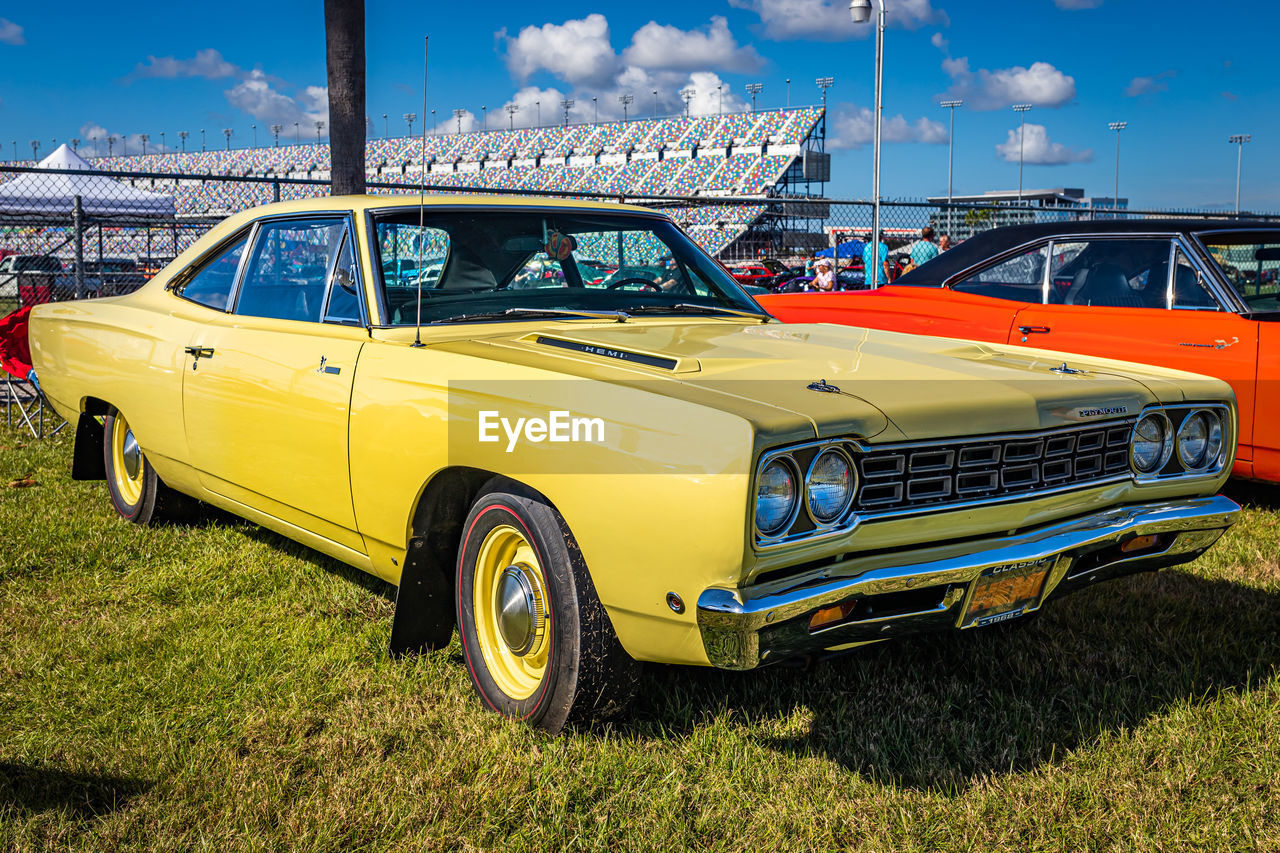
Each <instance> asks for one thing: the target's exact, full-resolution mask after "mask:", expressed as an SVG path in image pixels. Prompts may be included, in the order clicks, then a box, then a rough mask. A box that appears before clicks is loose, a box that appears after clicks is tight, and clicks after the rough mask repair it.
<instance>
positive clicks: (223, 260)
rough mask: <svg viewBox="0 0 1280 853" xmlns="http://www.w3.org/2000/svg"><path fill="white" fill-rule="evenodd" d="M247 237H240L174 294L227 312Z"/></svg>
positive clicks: (180, 286)
mask: <svg viewBox="0 0 1280 853" xmlns="http://www.w3.org/2000/svg"><path fill="white" fill-rule="evenodd" d="M248 240H249V238H248V236H247V235H246V236H244V237H241V238H240V239H239V240H237V241H236V242H235V243H234V244H232V245H231V246H230V247H229V248H227V249H226V250H224V251H223V252H221V253H220V254H219V255H218V256H217V257H216V258H214V259H213V260H211V261H209V262H208V263H206V264H205V265H204V267H203V268H202V269H201V270H200V271H199V272H198V273H196V274H195V275H194V276H192V277H191V278H189V279H187V281H186V283H184V284H181V285H179V286H178V287H176V288H175V289H174V293H176V294H178V295H179V296H181V297H183V298H184V299H190V300H191V301H192V302H198V303H200V304H201V305H205V306H207V307H209V308H216V309H218V310H219V311H225V310H227V301H228V300H229V299H230V298H231V288H232V287H234V286H235V283H236V270H237V269H238V268H239V267H240V256H241V255H243V254H244V247H245V243H247V242H248Z"/></svg>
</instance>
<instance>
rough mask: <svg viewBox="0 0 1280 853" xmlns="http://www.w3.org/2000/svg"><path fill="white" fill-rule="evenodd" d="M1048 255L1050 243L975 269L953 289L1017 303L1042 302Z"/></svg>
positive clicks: (954, 285)
mask: <svg viewBox="0 0 1280 853" xmlns="http://www.w3.org/2000/svg"><path fill="white" fill-rule="evenodd" d="M1048 254H1049V247H1048V246H1039V247H1037V248H1035V249H1032V250H1031V251H1029V252H1023V253H1022V254H1020V255H1015V256H1014V257H1012V258H1008V259H1006V260H1003V261H1001V262H1000V263H998V264H995V265H994V266H990V267H987V268H986V269H984V270H981V271H979V272H976V273H974V274H973V275H971V276H969V277H968V278H965V279H962V280H961V281H958V282H956V283H955V284H953V285H951V289H952V290H959V291H962V292H964V293H975V294H977V295H979V296H990V297H993V298H995V299H1008V300H1011V301H1014V302H1040V301H1042V299H1043V297H1044V264H1045V260H1046V259H1047V258H1048Z"/></svg>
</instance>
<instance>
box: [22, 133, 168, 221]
mask: <svg viewBox="0 0 1280 853" xmlns="http://www.w3.org/2000/svg"><path fill="white" fill-rule="evenodd" d="M36 168H37V169H47V170H50V171H47V172H39V171H37V172H27V173H26V174H24V175H21V176H20V177H17V178H14V179H13V180H12V181H6V182H5V183H3V184H0V212H4V213H16V214H30V215H41V214H69V213H71V212H72V209H73V208H74V207H75V199H76V197H77V196H79V197H80V204H81V208H82V209H83V211H84V213H85V214H86V215H88V216H121V215H125V216H155V217H161V216H163V217H172V216H173V215H174V212H175V206H174V201H173V196H170V195H164V194H162V193H153V192H147V191H146V190H140V189H137V188H135V187H131V186H129V185H128V184H123V183H120V182H119V181H116V180H112V179H111V178H108V177H107V176H106V175H92V174H88V175H86V174H68V173H67V172H63V171H54V170H69V171H82V172H91V171H92V170H93V166H91V165H89V163H88V161H86V160H85V159H84V158H83V157H81V156H80V155H79V154H77V153H76V152H74V151H72V150H71V149H70V148H69V147H67V145H66V144H63V145H60V146H58V149H57V150H56V151H54V152H53V153H52V154H50V155H49V156H48V157H46V158H44V159H43V160H41V161H40V163H39V164H37V167H36Z"/></svg>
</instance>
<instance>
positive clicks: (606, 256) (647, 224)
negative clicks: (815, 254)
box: [375, 208, 761, 326]
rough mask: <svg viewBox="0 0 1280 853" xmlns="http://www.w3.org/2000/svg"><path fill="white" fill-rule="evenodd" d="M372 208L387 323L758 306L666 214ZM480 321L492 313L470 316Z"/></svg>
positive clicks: (755, 308)
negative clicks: (376, 212) (422, 211)
mask: <svg viewBox="0 0 1280 853" xmlns="http://www.w3.org/2000/svg"><path fill="white" fill-rule="evenodd" d="M420 215H422V214H420V212H419V210H418V209H417V208H407V209H406V208H402V209H399V210H396V211H394V212H388V213H384V214H382V215H379V216H377V217H376V218H375V232H376V238H377V252H378V258H377V266H378V269H379V273H380V275H379V278H380V285H381V291H382V298H383V306H384V316H385V317H386V321H385V322H386V323H388V324H389V325H393V326H405V325H413V324H414V323H416V322H417V319H418V310H419V305H418V299H417V295H418V293H419V291H420V292H421V294H422V298H421V316H422V322H423V323H434V322H447V321H449V320H452V319H456V318H462V317H467V318H470V317H471V316H472V315H488V314H494V315H499V314H501V312H504V311H510V309H518V310H516V311H510V318H511V319H521V315H522V312H523V316H524V317H526V318H527V316H528V312H530V311H590V312H617V311H623V312H631V311H642V312H644V313H646V314H655V313H657V314H660V313H663V312H664V311H669V312H670V313H672V314H677V313H684V312H686V311H688V310H689V306H690V305H696V306H707V307H712V308H716V307H718V308H729V309H736V310H740V311H750V312H753V313H760V311H761V309H760V307H759V306H758V305H756V304H755V302H753V301H752V300H751V298H750V297H749V296H747V295H746V294H745V293H744V292H743V291H742V290H741V289H740V288H739V287H738V285H737V284H736V283H734V281H733V280H732V279H731V278H730V277H729V276H728V275H726V274H725V273H724V271H723V269H722V268H721V267H720V266H719V265H718V264H717V263H716V262H715V261H714V260H713V259H712V258H711V257H709V256H708V255H707V254H706V253H705V252H704V251H703V250H702V249H701V248H699V247H698V246H697V245H696V244H695V243H693V242H692V241H691V240H690V239H689V238H688V237H686V236H685V235H684V234H683V233H682V232H681V231H680V230H679V229H678V228H676V227H675V225H674V224H672V223H671V222H669V221H667V220H665V219H661V218H657V217H649V216H643V215H635V214H614V213H597V212H576V211H563V210H557V209H537V208H529V209H526V210H514V211H513V210H498V211H474V210H458V209H453V210H438V209H437V210H431V209H429V208H428V209H427V210H426V213H425V215H422V221H421V223H419V216H420ZM476 319H490V318H489V317H485V316H478V317H476Z"/></svg>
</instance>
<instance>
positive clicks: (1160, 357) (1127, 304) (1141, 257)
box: [1009, 238, 1258, 461]
mask: <svg viewBox="0 0 1280 853" xmlns="http://www.w3.org/2000/svg"><path fill="white" fill-rule="evenodd" d="M1009 341H1010V343H1016V344H1022V345H1024V346H1030V347H1037V348H1040V349H1049V350H1061V351H1063V352H1070V353H1080V354H1081V355H1094V356H1101V357H1103V358H1115V359H1121V360H1123V361H1136V362H1140V363H1143V364H1154V365H1159V366H1160V367H1171V368H1175V369H1177V370H1187V371H1190V372H1192V373H1203V374H1207V375H1209V376H1216V377H1218V378H1219V379H1224V380H1226V381H1227V382H1228V383H1230V385H1231V387H1232V388H1233V389H1234V390H1235V392H1236V398H1237V400H1238V401H1239V404H1240V444H1241V459H1242V460H1243V461H1248V460H1249V458H1250V456H1249V453H1250V448H1249V447H1248V445H1251V444H1252V441H1253V435H1252V432H1253V409H1254V400H1255V389H1256V387H1257V386H1256V380H1255V366H1256V363H1257V357H1258V340H1257V329H1256V324H1255V323H1253V322H1251V321H1249V320H1246V319H1244V318H1243V317H1241V316H1240V315H1238V314H1235V313H1233V312H1230V311H1227V310H1224V308H1223V306H1222V305H1221V304H1220V301H1219V299H1218V297H1217V296H1215V295H1214V293H1213V292H1212V289H1211V288H1210V287H1209V286H1208V285H1207V283H1206V279H1205V277H1204V275H1203V273H1202V271H1201V270H1199V269H1198V268H1197V267H1196V266H1195V265H1194V264H1193V263H1192V261H1191V260H1189V259H1188V257H1187V255H1186V253H1185V252H1184V251H1183V250H1182V248H1181V246H1180V245H1179V244H1178V243H1176V242H1171V241H1169V240H1168V239H1157V238H1124V239H1103V238H1098V239H1092V238H1090V239H1085V240H1077V241H1073V242H1055V243H1054V244H1053V246H1052V259H1051V261H1050V266H1049V276H1048V304H1045V305H1031V306H1027V307H1026V308H1024V309H1022V310H1021V311H1019V312H1018V316H1017V320H1016V322H1015V325H1014V328H1013V329H1011V330H1010V335H1009Z"/></svg>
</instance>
